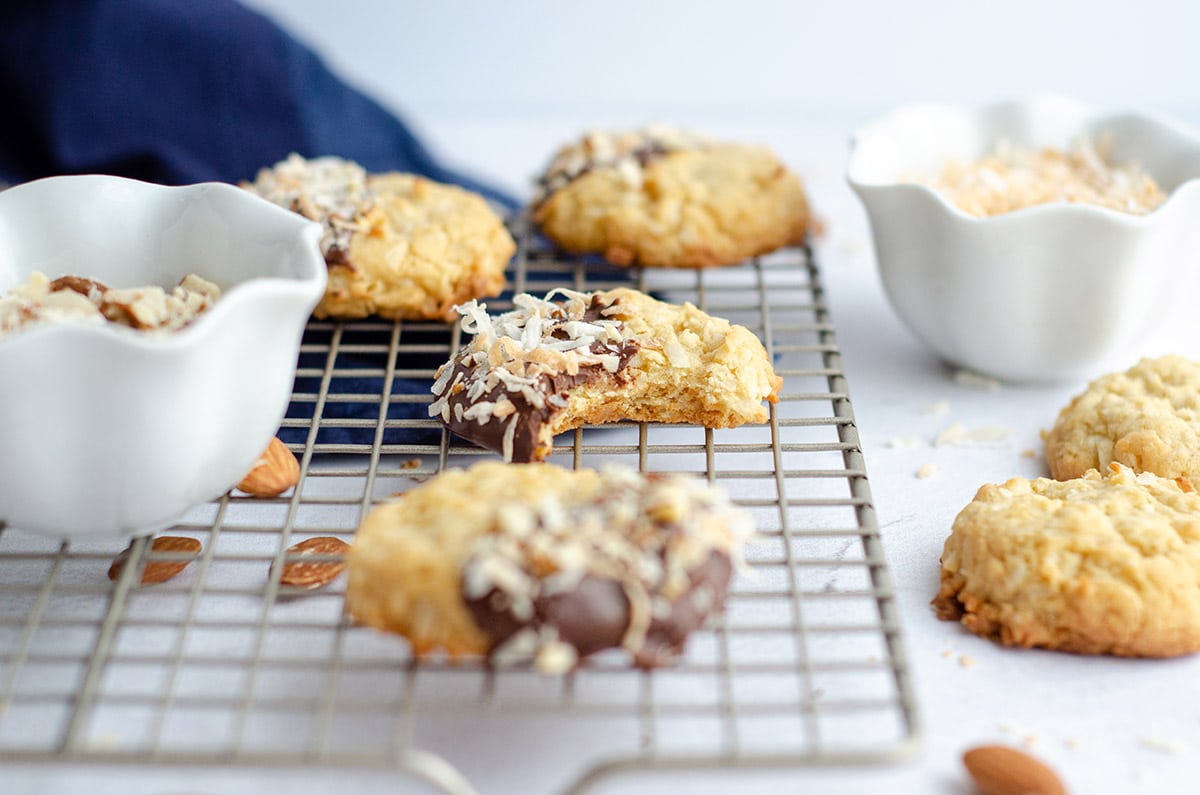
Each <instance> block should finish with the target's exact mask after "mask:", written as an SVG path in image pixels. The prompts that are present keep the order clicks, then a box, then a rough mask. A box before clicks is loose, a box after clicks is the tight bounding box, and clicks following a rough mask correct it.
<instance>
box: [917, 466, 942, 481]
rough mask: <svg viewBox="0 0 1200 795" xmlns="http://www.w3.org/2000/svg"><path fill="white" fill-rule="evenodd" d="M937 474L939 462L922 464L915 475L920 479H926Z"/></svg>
mask: <svg viewBox="0 0 1200 795" xmlns="http://www.w3.org/2000/svg"><path fill="white" fill-rule="evenodd" d="M935 474H937V464H922V465H921V466H920V468H919V469H917V471H916V473H915V475H916V477H917V479H918V480H925V479H926V478H931V477H933V476H934V475H935Z"/></svg>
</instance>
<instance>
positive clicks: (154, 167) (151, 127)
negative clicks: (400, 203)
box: [0, 0, 515, 207]
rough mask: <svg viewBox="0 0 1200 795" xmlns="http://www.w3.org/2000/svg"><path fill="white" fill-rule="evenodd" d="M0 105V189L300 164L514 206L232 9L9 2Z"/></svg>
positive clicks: (224, 175) (0, 41) (230, 176)
mask: <svg viewBox="0 0 1200 795" xmlns="http://www.w3.org/2000/svg"><path fill="white" fill-rule="evenodd" d="M409 79H411V77H410V78H409ZM398 88H399V89H400V90H402V89H403V86H399V87H398ZM0 92H2V96H0V107H3V108H4V116H5V123H4V124H3V125H0V180H3V181H6V182H8V183H17V182H23V181H25V180H29V179H34V178H37V177H44V176H50V175H54V174H79V173H106V174H118V175H121V176H128V177H134V178H136V179H143V180H148V181H151V182H161V183H164V184H184V183H191V182H203V181H207V180H219V181H223V182H237V181H239V180H243V179H250V178H253V176H254V175H255V173H257V171H258V169H259V168H261V167H263V166H267V165H271V164H273V163H275V162H277V161H279V160H282V159H283V158H284V157H286V156H287V155H288V153H289V152H299V153H300V154H302V155H304V156H306V157H316V156H319V155H339V156H341V157H345V158H348V159H350V160H355V161H357V162H358V163H360V164H361V165H362V166H363V167H364V168H366V169H367V170H368V171H408V172H412V173H416V174H424V175H425V176H428V177H430V178H432V179H435V180H438V181H440V182H453V183H457V184H461V185H464V186H466V187H469V188H471V189H473V190H476V191H478V192H480V193H483V194H484V195H486V196H488V197H489V198H491V199H493V200H495V201H497V202H499V203H501V204H503V205H505V206H508V207H513V206H515V202H514V201H513V199H512V198H511V197H509V196H507V195H505V194H504V193H503V192H501V191H498V190H495V189H494V188H492V187H490V186H488V185H484V184H481V183H479V182H476V181H475V180H473V179H470V178H469V177H467V176H465V175H462V174H458V173H455V172H454V171H451V170H449V169H447V168H445V167H444V166H442V165H441V164H440V163H439V162H438V161H437V160H436V159H435V158H434V157H433V156H432V155H431V154H430V152H429V150H428V149H427V148H426V147H425V146H424V145H423V144H422V143H421V141H419V140H418V139H417V137H416V136H415V135H414V134H413V133H412V132H411V131H410V130H409V129H408V127H407V126H406V125H405V124H404V122H403V121H402V120H401V119H399V118H398V117H397V116H395V115H394V114H392V113H391V112H389V111H388V110H386V109H385V108H383V107H382V106H381V105H380V104H379V103H377V102H376V101H374V100H373V99H371V98H370V97H367V96H365V95H364V94H362V93H361V92H359V91H357V90H355V89H354V88H353V87H351V86H349V85H347V84H346V83H345V82H343V81H342V80H341V79H339V78H338V77H337V76H336V75H335V74H333V73H332V72H331V71H330V70H329V69H328V68H327V67H326V65H325V64H324V63H323V62H322V61H321V59H320V58H319V57H318V56H317V55H316V54H315V53H313V52H312V51H311V50H310V49H309V48H308V47H306V46H305V45H303V44H301V43H300V42H299V41H297V40H296V39H295V38H293V37H292V36H290V35H289V34H288V33H287V32H285V31H284V30H283V29H282V28H280V27H279V26H277V25H276V24H275V23H273V22H272V21H271V20H269V19H267V18H266V17H264V16H262V15H261V14H258V13H256V12H254V11H251V10H249V9H247V8H245V7H244V6H241V5H238V4H237V3H235V2H232V0H34V1H32V2H31V1H30V0H17V1H16V2H14V1H13V0H9V2H6V3H4V4H0Z"/></svg>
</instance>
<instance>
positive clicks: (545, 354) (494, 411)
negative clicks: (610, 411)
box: [429, 288, 627, 460]
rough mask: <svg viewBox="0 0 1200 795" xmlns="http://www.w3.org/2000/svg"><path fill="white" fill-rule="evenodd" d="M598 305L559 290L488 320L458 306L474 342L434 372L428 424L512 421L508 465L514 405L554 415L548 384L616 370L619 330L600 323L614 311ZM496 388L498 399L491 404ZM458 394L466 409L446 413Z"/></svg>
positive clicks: (474, 305)
mask: <svg viewBox="0 0 1200 795" xmlns="http://www.w3.org/2000/svg"><path fill="white" fill-rule="evenodd" d="M599 301H600V299H599V298H598V296H597V294H596V293H580V292H575V291H574V290H567V289H562V288H560V289H556V290H552V291H551V292H549V293H547V294H546V296H545V297H543V298H538V297H536V296H533V295H530V294H528V293H521V294H519V295H516V296H514V297H513V306H514V307H515V308H514V309H513V310H512V311H509V312H505V313H503V314H501V315H496V316H494V317H493V316H491V315H489V314H488V313H487V305H486V304H481V303H479V302H478V301H469V302H467V303H465V304H462V305H460V306H459V307H458V312H459V314H461V315H462V321H461V327H462V330H463V331H464V332H466V333H467V334H470V335H472V336H473V337H474V339H472V340H471V342H470V344H469V345H467V346H465V347H464V348H463V350H462V351H460V352H459V354H458V355H457V357H455V358H454V359H452V360H451V361H449V362H447V363H446V364H444V365H442V367H441V368H440V369H439V370H438V372H437V375H436V377H435V380H434V382H433V387H432V392H433V394H434V396H435V398H436V399H435V400H434V401H433V403H431V404H430V406H429V416H431V417H439V416H440V417H441V418H442V420H443V421H444V422H448V417H449V416H450V415H451V413H453V414H454V417H455V420H456V421H459V422H461V421H462V420H464V419H466V420H474V421H475V422H477V423H479V424H480V425H484V424H487V423H488V422H490V421H491V420H492V419H498V420H500V419H504V418H506V417H509V416H512V419H511V420H508V427H507V428H506V430H505V432H504V435H503V437H502V443H503V445H504V447H505V451H506V452H505V458H506V459H507V460H511V454H512V451H511V447H512V441H513V436H514V434H515V431H516V425H517V421H518V418H517V416H516V415H517V413H518V404H517V403H516V402H514V399H516V400H519V401H521V402H523V403H524V404H526V405H528V406H532V407H533V408H535V409H538V410H542V409H545V408H547V406H549V407H550V408H552V409H561V408H563V407H565V406H566V402H565V401H564V400H563V399H562V397H561V396H559V395H558V394H556V393H554V392H553V391H551V390H549V389H548V377H553V376H556V375H562V374H565V375H568V376H577V375H579V373H580V371H581V369H583V368H588V367H593V368H600V369H603V370H604V371H605V372H608V373H615V372H616V371H617V370H618V369H619V368H620V366H621V361H622V355H623V353H625V349H624V348H623V345H625V344H626V342H627V341H626V338H625V336H624V334H623V332H622V327H623V323H622V321H620V320H616V319H613V318H611V317H607V316H605V313H606V312H608V311H609V310H611V309H612V308H613V306H614V305H613V304H607V305H603V306H601V305H600V303H599ZM610 314H611V313H610ZM498 387H502V388H503V393H502V394H500V395H499V396H496V394H495V393H496V392H497V388H498ZM463 392H465V393H466V400H467V402H468V404H469V405H468V406H467V407H466V408H465V409H464V408H463V406H462V403H460V402H455V403H454V406H453V408H451V405H450V400H451V398H453V397H454V396H456V395H459V394H461V393H463ZM504 393H507V394H504ZM460 412H461V413H460Z"/></svg>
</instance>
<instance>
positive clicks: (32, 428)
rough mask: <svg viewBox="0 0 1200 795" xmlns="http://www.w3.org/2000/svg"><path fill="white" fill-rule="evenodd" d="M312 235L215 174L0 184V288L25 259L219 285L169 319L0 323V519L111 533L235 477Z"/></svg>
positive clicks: (170, 282) (314, 262) (312, 282)
mask: <svg viewBox="0 0 1200 795" xmlns="http://www.w3.org/2000/svg"><path fill="white" fill-rule="evenodd" d="M319 234H320V228H319V227H318V226H317V225H316V224H313V223H311V222H309V221H307V220H305V219H303V218H301V217H300V216H299V215H296V214H294V213H290V212H287V211H286V210H283V209H280V208H278V207H275V206H274V205H272V204H270V203H269V202H266V201H264V200H262V199H259V198H257V197H255V196H253V195H251V194H250V193H249V192H247V191H243V190H240V189H238V188H236V187H234V186H232V185H224V184H217V183H206V184H200V185H190V186H184V187H164V186H160V185H151V184H148V183H143V182H136V181H133V180H127V179H121V178H117V177H107V176H94V175H88V176H72V177H53V178H49V179H44V180H38V181H35V182H31V183H27V184H24V185H19V186H17V187H14V188H10V189H9V190H6V191H4V192H0V294H9V295H11V294H12V291H13V290H14V288H15V287H17V286H19V285H22V284H25V283H27V282H28V281H29V279H30V276H31V273H33V272H34V271H39V272H41V273H44V274H45V275H46V277H48V278H50V279H54V278H56V277H59V276H66V275H70V276H83V277H88V278H91V279H95V280H98V281H99V282H102V283H104V284H105V285H107V286H109V287H112V288H123V287H138V286H159V287H163V288H166V289H167V290H168V291H169V290H170V289H171V288H172V287H173V286H174V285H176V284H177V283H179V281H180V280H181V279H182V278H183V277H184V276H186V275H187V274H198V275H200V276H202V277H204V278H205V279H207V280H209V281H211V282H213V283H215V284H216V285H217V286H218V287H219V288H220V289H221V295H220V297H219V298H218V299H217V300H216V301H215V302H214V303H212V305H211V306H210V307H209V308H208V309H206V310H205V311H203V312H202V313H200V314H199V315H197V316H196V317H195V319H194V320H193V321H192V322H190V323H188V324H187V325H185V326H183V327H182V328H180V329H179V330H176V331H169V332H156V333H150V332H146V331H141V330H135V329H133V328H127V327H124V326H120V325H118V324H116V323H104V322H101V323H82V322H71V321H68V322H46V323H37V324H34V325H28V326H25V327H21V328H18V329H17V330H16V331H13V332H11V333H8V334H5V335H4V336H0V373H2V374H3V386H2V387H0V522H4V523H7V524H8V526H10V527H13V528H19V529H22V530H29V531H34V532H39V533H44V534H49V535H54V536H58V537H62V538H67V539H80V538H85V537H118V536H128V535H133V534H138V533H143V532H152V531H154V530H157V529H160V528H161V527H163V526H166V525H168V524H170V523H172V522H174V521H175V520H177V519H178V518H179V517H180V516H181V515H183V514H184V513H186V512H187V511H188V510H189V509H190V508H192V507H194V506H196V505H198V504H200V503H203V502H205V501H207V500H210V499H213V498H214V497H216V496H218V495H220V494H221V493H223V492H224V491H225V490H227V489H228V488H230V487H231V486H232V485H233V484H235V483H237V482H238V481H239V480H240V479H241V477H242V476H243V475H244V474H246V472H247V471H249V470H250V468H251V467H252V466H253V464H254V462H255V461H256V459H257V458H258V456H259V454H260V453H262V452H263V450H264V448H265V447H266V446H267V443H268V442H269V441H270V440H271V438H272V436H273V435H274V434H275V432H276V430H277V429H278V427H279V423H280V420H281V419H282V417H283V414H284V411H285V409H286V406H287V402H288V398H289V395H290V391H291V385H292V380H293V377H294V374H295V367H296V358H297V353H298V349H299V343H300V337H301V334H302V333H303V328H304V324H305V321H306V320H307V318H308V316H309V313H310V312H311V311H312V308H313V307H314V306H315V305H316V303H317V301H318V300H319V299H320V297H321V295H322V294H323V292H324V288H325V264H324V262H323V261H322V259H321V256H320V254H319V253H318V249H317V238H318V236H319ZM78 297H79V298H81V299H82V296H78ZM68 298H71V296H68ZM62 300H66V299H62Z"/></svg>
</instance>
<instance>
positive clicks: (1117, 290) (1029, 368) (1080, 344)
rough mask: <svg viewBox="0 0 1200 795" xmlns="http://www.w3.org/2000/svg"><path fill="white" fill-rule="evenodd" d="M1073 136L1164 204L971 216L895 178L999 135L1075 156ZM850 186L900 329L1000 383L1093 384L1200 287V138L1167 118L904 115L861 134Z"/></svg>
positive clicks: (992, 109) (944, 109)
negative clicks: (1138, 172)
mask: <svg viewBox="0 0 1200 795" xmlns="http://www.w3.org/2000/svg"><path fill="white" fill-rule="evenodd" d="M1081 135H1083V136H1088V137H1090V138H1092V139H1093V140H1099V139H1101V137H1102V136H1107V137H1108V139H1109V140H1110V142H1111V144H1112V148H1111V150H1110V157H1111V158H1112V160H1113V162H1116V163H1126V162H1134V163H1137V164H1138V165H1139V166H1140V167H1141V168H1142V169H1144V170H1145V171H1146V172H1147V173H1148V174H1149V175H1150V176H1151V177H1153V178H1154V179H1155V181H1157V182H1158V184H1159V186H1160V187H1161V188H1162V189H1163V191H1164V192H1166V193H1167V194H1168V198H1167V200H1166V201H1165V202H1164V203H1163V204H1162V205H1160V206H1159V207H1158V208H1157V209H1156V210H1154V211H1153V212H1151V213H1149V214H1147V215H1144V216H1135V215H1131V214H1128V213H1122V212H1118V211H1115V210H1109V209H1106V208H1101V207H1097V206H1089V205H1083V204H1068V203H1052V204H1043V205H1038V206H1034V207H1028V208H1024V209H1021V210H1017V211H1014V212H1010V213H1005V214H1003V215H996V216H991V217H988V218H975V217H972V216H969V215H967V214H966V213H964V212H962V211H961V210H959V209H958V208H956V207H954V206H952V205H951V204H950V203H949V202H948V201H947V200H946V199H945V198H944V197H943V196H942V195H940V194H939V193H937V192H935V191H934V190H933V189H932V188H929V187H927V186H924V185H917V184H912V183H906V182H904V180H905V179H909V178H911V177H912V176H915V175H932V174H935V173H936V172H937V171H938V170H939V168H940V167H941V165H942V164H943V163H944V162H945V161H946V160H947V159H957V160H963V161H971V160H975V159H978V158H980V157H983V156H985V155H987V154H990V153H992V152H993V151H994V148H995V146H996V144H997V143H998V142H999V141H1002V140H1003V141H1007V142H1009V143H1011V144H1013V145H1014V146H1015V147H1018V148H1030V149H1041V148H1045V147H1050V146H1053V147H1057V148H1068V147H1069V146H1070V145H1071V144H1072V143H1073V142H1074V141H1075V140H1077V139H1078V138H1079V137H1080V136H1081ZM847 177H848V180H849V182H850V185H851V187H852V188H853V189H854V190H855V192H856V193H857V194H858V196H859V198H860V199H861V200H862V202H863V204H864V205H865V207H866V211H867V216H868V219H869V221H870V224H871V232H872V236H873V239H874V244H875V253H876V258H877V260H878V265H879V273H880V277H881V279H882V282H883V286H884V290H885V292H886V294H887V296H888V299H889V301H890V302H891V304H892V306H893V307H894V308H895V310H896V312H897V314H898V315H899V316H900V318H901V319H902V320H903V321H904V322H905V323H906V324H907V325H908V327H909V328H910V329H911V330H912V331H913V332H914V333H915V334H916V336H917V337H918V338H919V339H920V340H922V341H923V342H924V343H925V344H926V345H928V346H929V347H930V348H931V349H932V350H933V351H934V352H936V353H937V354H939V355H940V356H941V357H943V358H944V359H946V360H948V361H949V362H951V363H952V364H954V365H957V366H961V367H966V368H969V369H972V370H976V371H979V372H981V373H985V374H988V375H991V376H995V377H997V378H1000V379H1004V380H1010V381H1023V382H1047V381H1062V380H1067V379H1076V378H1080V377H1084V376H1089V375H1092V374H1094V372H1095V371H1096V368H1098V367H1101V366H1103V365H1104V363H1106V362H1109V361H1111V360H1112V358H1113V357H1114V356H1116V355H1117V354H1121V353H1131V352H1136V351H1135V349H1136V345H1137V342H1138V341H1139V340H1140V339H1143V338H1144V335H1145V334H1146V333H1148V332H1149V331H1151V330H1152V329H1153V327H1154V326H1155V324H1156V323H1157V322H1158V321H1160V320H1161V319H1162V318H1164V317H1166V316H1167V315H1168V313H1169V312H1171V311H1174V310H1178V309H1181V303H1182V299H1185V298H1187V297H1188V296H1191V295H1194V289H1195V287H1196V285H1197V284H1198V283H1200V280H1198V279H1197V278H1196V276H1197V273H1198V272H1200V137H1198V136H1197V135H1196V134H1195V133H1193V132H1190V131H1188V130H1186V129H1184V128H1183V127H1182V126H1180V125H1178V124H1175V123H1173V122H1170V121H1166V120H1163V119H1159V118H1156V117H1153V116H1147V115H1142V114H1135V113H1116V114H1107V113H1100V112H1097V111H1094V110H1092V109H1091V108H1089V107H1087V106H1086V105H1083V104H1081V103H1079V102H1075V101H1073V100H1069V99H1064V98H1059V97H1047V96H1041V97H1034V98H1030V99H1026V100H1021V101H1015V102H1006V103H1001V104H995V105H988V106H983V107H963V106H953V105H945V104H916V105H910V106H906V107H903V108H900V109H898V110H896V111H894V112H892V113H889V114H887V115H886V116H884V117H882V118H881V119H879V120H877V121H875V122H874V123H872V124H869V125H867V126H866V127H864V128H863V129H861V130H859V131H858V132H856V133H855V135H854V137H853V140H852V142H851V153H850V159H849V164H848V168H847Z"/></svg>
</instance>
